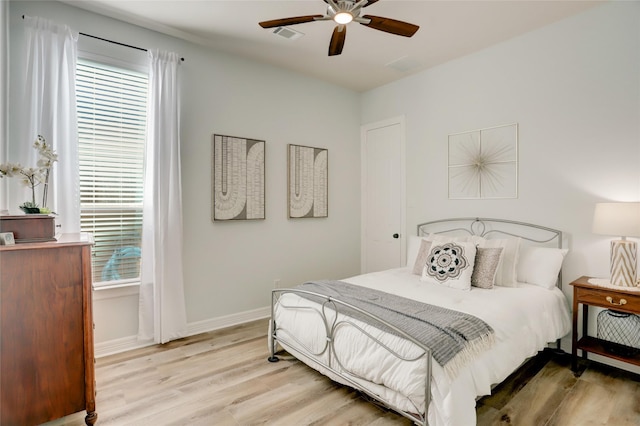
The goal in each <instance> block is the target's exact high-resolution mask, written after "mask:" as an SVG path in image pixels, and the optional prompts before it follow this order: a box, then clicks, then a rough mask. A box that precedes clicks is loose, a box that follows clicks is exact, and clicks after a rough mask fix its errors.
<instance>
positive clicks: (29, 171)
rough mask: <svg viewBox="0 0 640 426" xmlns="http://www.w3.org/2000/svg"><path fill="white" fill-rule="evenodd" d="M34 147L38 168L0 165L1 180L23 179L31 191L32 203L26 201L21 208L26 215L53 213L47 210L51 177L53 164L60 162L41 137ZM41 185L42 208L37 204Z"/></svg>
mask: <svg viewBox="0 0 640 426" xmlns="http://www.w3.org/2000/svg"><path fill="white" fill-rule="evenodd" d="M33 147H34V148H35V149H36V150H37V151H38V162H37V164H36V166H37V167H23V166H22V165H20V164H19V163H15V164H14V163H3V164H0V178H3V177H5V176H7V177H14V176H19V177H22V182H23V183H24V184H25V185H26V186H28V187H29V188H30V189H31V201H25V202H24V203H23V204H22V205H21V206H20V209H22V210H23V211H24V212H25V213H51V210H49V209H48V208H47V193H48V191H49V176H50V174H51V168H52V167H53V163H55V162H56V161H58V154H56V152H55V151H54V150H53V149H52V147H51V145H50V144H48V143H47V142H46V141H45V139H44V137H42V136H41V135H38V137H37V138H36V141H35V142H34V143H33ZM39 185H42V207H40V206H39V205H38V204H37V203H36V186H39Z"/></svg>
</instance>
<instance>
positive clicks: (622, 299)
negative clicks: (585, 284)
mask: <svg viewBox="0 0 640 426" xmlns="http://www.w3.org/2000/svg"><path fill="white" fill-rule="evenodd" d="M576 290H577V297H578V301H579V303H586V304H588V305H593V306H600V307H602V308H608V309H614V310H618V311H624V312H631V313H638V312H640V294H637V295H636V294H629V293H625V294H620V293H616V292H614V291H610V290H608V289H602V290H592V289H586V288H577V289H576Z"/></svg>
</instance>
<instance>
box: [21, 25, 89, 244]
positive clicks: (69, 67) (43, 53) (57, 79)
mask: <svg viewBox="0 0 640 426" xmlns="http://www.w3.org/2000/svg"><path fill="white" fill-rule="evenodd" d="M24 21H25V35H26V46H27V66H26V90H25V99H26V105H27V127H26V134H24V135H23V137H22V139H23V140H21V143H20V148H19V153H18V156H19V157H20V159H19V160H12V161H16V162H18V161H19V162H21V163H22V165H23V166H28V167H35V165H36V157H37V155H36V150H35V149H34V148H33V142H34V141H35V140H36V137H37V136H38V135H42V136H43V137H44V138H45V140H46V141H47V142H48V143H50V144H51V145H52V146H53V149H54V150H56V151H57V152H58V159H59V160H58V162H57V163H55V164H54V166H53V169H52V176H51V177H50V179H49V196H48V198H49V200H48V202H47V207H49V208H50V209H51V210H52V211H54V212H56V213H58V220H57V222H58V224H59V225H61V228H60V229H58V231H60V232H64V233H68V232H80V179H79V163H78V125H77V115H76V61H77V56H78V33H77V32H74V31H72V30H71V28H69V27H68V26H66V25H58V24H56V23H54V22H52V21H49V20H46V19H42V18H37V17H29V16H25V17H24ZM25 194H26V192H25ZM30 199H31V197H27V198H25V199H20V200H13V202H16V201H17V202H18V204H22V202H23V201H28V200H30ZM36 201H37V202H38V203H39V204H41V201H42V200H41V199H40V200H38V199H36ZM12 207H15V206H12Z"/></svg>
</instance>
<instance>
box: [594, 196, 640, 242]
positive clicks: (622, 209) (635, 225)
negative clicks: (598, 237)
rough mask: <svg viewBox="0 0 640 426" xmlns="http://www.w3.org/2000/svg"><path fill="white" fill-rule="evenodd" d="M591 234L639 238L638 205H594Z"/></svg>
mask: <svg viewBox="0 0 640 426" xmlns="http://www.w3.org/2000/svg"><path fill="white" fill-rule="evenodd" d="M593 233H594V234H602V235H614V236H620V237H640V203H598V204H596V209H595V213H594V214H593Z"/></svg>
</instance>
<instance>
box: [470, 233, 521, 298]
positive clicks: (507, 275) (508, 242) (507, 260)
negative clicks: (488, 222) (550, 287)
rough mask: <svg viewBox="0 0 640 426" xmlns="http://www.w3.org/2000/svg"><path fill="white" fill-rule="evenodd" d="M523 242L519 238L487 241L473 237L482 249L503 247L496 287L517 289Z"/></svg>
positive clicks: (472, 239)
mask: <svg viewBox="0 0 640 426" xmlns="http://www.w3.org/2000/svg"><path fill="white" fill-rule="evenodd" d="M521 240H522V239H521V238H519V237H517V238H504V239H486V238H482V237H478V236H474V237H471V241H473V242H475V243H476V244H477V245H478V246H479V247H482V248H498V247H502V258H501V259H500V264H499V265H498V271H497V273H496V285H499V286H502V287H517V285H518V274H517V266H518V252H519V250H520V241H521Z"/></svg>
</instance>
